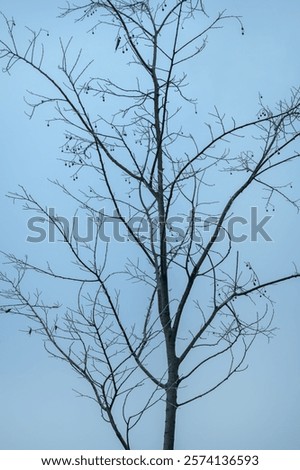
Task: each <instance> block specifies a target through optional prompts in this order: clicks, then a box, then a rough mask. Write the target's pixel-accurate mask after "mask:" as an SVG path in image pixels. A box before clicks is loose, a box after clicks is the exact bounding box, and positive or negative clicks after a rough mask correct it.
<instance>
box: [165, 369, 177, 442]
mask: <svg viewBox="0 0 300 470" xmlns="http://www.w3.org/2000/svg"><path fill="white" fill-rule="evenodd" d="M174 362H175V361H174ZM172 368H174V369H173V370H169V380H168V383H169V386H168V389H167V391H166V415H165V432H164V446H163V449H164V450H173V449H174V444H175V429H176V414H177V391H178V367H177V365H176V366H175V367H174V365H173V367H172Z"/></svg>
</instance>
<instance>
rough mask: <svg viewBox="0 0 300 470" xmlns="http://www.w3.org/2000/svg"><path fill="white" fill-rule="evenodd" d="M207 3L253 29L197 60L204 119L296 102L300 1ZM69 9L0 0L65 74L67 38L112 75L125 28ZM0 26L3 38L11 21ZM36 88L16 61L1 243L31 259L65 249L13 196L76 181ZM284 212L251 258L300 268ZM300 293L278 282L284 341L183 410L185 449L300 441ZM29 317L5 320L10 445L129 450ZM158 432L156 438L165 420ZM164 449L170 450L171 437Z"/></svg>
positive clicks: (299, 231) (6, 120)
mask: <svg viewBox="0 0 300 470" xmlns="http://www.w3.org/2000/svg"><path fill="white" fill-rule="evenodd" d="M206 3H207V7H208V13H209V14H211V15H212V16H213V15H214V14H215V13H216V12H217V11H219V10H221V9H224V8H226V9H227V10H228V13H232V14H237V15H241V16H242V17H243V23H244V27H245V36H243V37H242V36H241V33H240V29H239V27H238V25H237V24H235V23H230V24H227V26H226V27H225V28H224V29H223V30H222V31H217V32H215V33H214V34H213V35H212V36H211V38H210V39H209V42H208V46H207V48H206V50H205V51H204V52H203V55H202V56H201V63H200V64H199V65H197V63H195V62H194V63H193V66H192V67H191V70H190V72H191V75H192V77H193V78H194V83H193V85H192V86H191V88H192V91H193V93H194V94H195V93H196V94H199V96H200V100H199V101H200V105H199V113H198V119H199V120H200V119H202V120H205V119H206V118H207V113H208V112H210V111H211V110H212V108H213V105H215V104H216V105H218V106H219V107H220V109H221V110H224V111H225V112H227V113H228V114H229V115H234V116H235V117H237V118H239V119H240V120H241V121H244V120H245V119H250V118H253V117H254V116H255V114H256V112H257V110H258V93H259V92H260V93H262V95H263V96H264V100H265V102H266V103H268V104H270V105H272V104H273V103H275V102H276V101H278V100H279V99H281V98H282V99H284V98H287V97H288V96H289V93H290V89H291V87H293V86H299V84H300V61H299V59H298V51H299V46H300V28H299V21H300V3H299V1H298V0H286V1H285V2H284V3H283V2H281V1H279V0H272V1H271V0H264V1H263V2H261V0H253V1H251V2H245V1H244V2H241V1H238V0H228V1H227V0H224V1H214V2H209V1H207V2H206ZM209 3H212V4H213V5H211V6H209ZM62 5H63V3H62V2H59V1H58V0H55V1H52V2H49V1H46V0H27V1H26V2H24V1H21V0H0V10H1V11H3V13H5V14H6V15H7V16H14V19H15V21H16V24H17V28H18V29H17V31H18V33H17V34H18V35H19V38H20V39H21V41H27V38H28V34H27V31H26V30H25V28H24V26H25V25H27V26H29V27H30V28H32V29H39V28H40V27H42V28H45V29H47V30H49V31H50V36H49V37H47V36H46V35H45V41H44V42H45V48H46V54H47V55H48V57H49V60H50V61H51V63H53V70H57V64H58V62H59V43H58V38H59V36H61V37H63V38H65V39H67V38H68V37H69V36H74V49H76V46H78V47H83V48H84V47H86V48H87V57H88V58H90V57H92V58H93V57H95V58H99V66H100V68H101V70H103V71H104V72H103V74H104V75H105V76H109V74H110V73H112V74H113V75H114V74H117V73H118V69H117V68H116V56H115V55H114V52H113V51H114V45H115V42H114V35H112V36H109V35H107V41H106V43H99V42H98V40H97V34H95V35H91V34H88V35H87V34H86V31H87V30H88V29H89V25H88V24H79V23H77V24H76V26H74V25H73V22H72V21H71V19H66V20H59V19H57V15H58V9H57V8H58V6H62ZM0 31H1V32H0V36H1V37H3V36H4V35H5V33H4V32H3V29H2V26H0ZM119 57H120V56H119ZM0 65H1V64H0ZM55 73H56V72H55ZM26 89H32V90H34V91H40V90H43V85H42V83H41V82H40V81H39V80H38V77H37V76H36V75H34V74H32V73H31V72H30V71H28V70H26V69H24V68H23V67H21V66H18V67H16V69H15V70H14V71H13V74H12V76H11V77H8V76H7V75H3V74H1V75H0V135H1V152H0V166H1V167H0V204H1V220H2V223H1V231H0V247H1V250H3V251H8V252H15V253H16V254H17V255H19V256H23V255H24V254H29V255H31V256H32V257H33V258H35V259H38V258H39V257H40V256H43V255H44V258H46V259H47V258H48V257H50V254H51V253H50V254H49V253H48V251H47V254H46V253H45V250H46V248H47V250H52V254H54V256H57V255H55V250H56V247H50V248H49V247H48V245H43V246H36V244H29V243H28V242H27V243H26V241H25V240H26V236H27V235H28V232H27V228H26V221H27V218H28V214H27V213H26V212H22V210H21V207H20V205H19V204H13V203H12V201H11V200H9V199H7V198H6V197H5V195H6V194H7V193H8V192H9V191H14V190H16V189H17V185H18V184H22V185H24V186H25V187H26V188H28V189H29V190H30V192H32V193H33V194H35V195H37V196H38V197H39V198H40V200H41V201H43V202H44V203H45V204H47V205H48V206H51V205H53V207H54V206H55V204H57V203H58V199H57V198H58V196H57V194H56V193H55V191H53V189H52V188H51V185H50V184H49V183H48V182H47V178H50V179H51V178H52V179H54V178H57V177H59V178H60V179H61V180H62V181H64V178H66V179H67V178H69V174H68V173H65V172H63V170H62V164H61V162H58V161H57V158H59V157H60V150H59V146H60V145H61V143H62V141H63V130H64V129H63V128H59V126H52V125H51V126H50V128H47V126H46V119H48V118H51V117H52V116H51V112H50V110H49V114H47V112H46V111H42V112H41V113H39V115H37V116H36V118H35V119H33V120H31V121H29V120H28V118H27V117H26V115H25V114H24V110H26V105H25V103H24V100H23V96H24V94H25V93H26ZM44 89H45V88H44ZM193 119H195V117H194V116H193ZM298 146H299V143H298ZM289 170H290V169H289V168H286V170H285V171H286V172H287V174H286V178H288V180H293V181H294V192H295V194H298V195H300V187H299V165H298V173H295V174H289ZM220 188H222V186H221V179H220ZM255 196H256V195H255V194H252V195H251V194H249V196H248V199H247V198H246V203H248V204H253V203H255V204H257V203H258V201H256V200H255ZM276 209H278V210H276V214H275V215H274V217H273V220H272V222H271V223H270V231H271V235H272V238H273V240H274V241H273V242H271V243H267V242H265V241H263V240H262V241H261V242H260V243H259V244H258V243H256V244H254V245H253V244H252V245H251V246H249V245H247V246H246V247H245V249H246V250H248V251H249V256H250V255H251V256H255V258H256V259H257V266H259V267H261V268H262V269H264V270H265V272H266V273H268V272H270V273H271V274H272V275H276V274H280V273H282V274H288V273H290V272H291V271H293V266H292V261H295V262H296V263H298V266H300V254H299V239H300V238H299V236H300V219H299V217H300V216H298V215H297V214H296V211H295V210H294V209H292V208H291V207H289V206H287V205H280V206H279V207H277V208H276ZM33 245H34V246H33ZM59 249H60V248H58V251H59ZM241 249H242V248H241ZM298 292H299V281H298V283H297V281H292V282H291V283H290V284H289V285H285V286H283V287H280V288H277V287H276V288H274V289H273V291H272V294H273V298H274V300H275V301H276V317H275V320H274V326H276V327H278V330H277V335H276V337H275V338H274V339H273V340H272V341H271V342H270V343H269V344H268V343H267V341H266V340H264V339H263V338H261V339H258V340H257V342H256V344H255V345H254V348H253V349H252V350H251V351H250V353H249V356H248V359H247V361H246V363H247V364H249V368H248V369H247V370H246V371H245V372H244V373H243V374H237V375H235V376H234V377H233V378H231V380H230V381H228V382H227V383H225V384H224V385H223V386H222V387H221V388H219V389H218V390H217V391H216V392H214V393H212V394H210V395H209V396H207V397H206V398H204V399H202V400H201V401H199V402H197V404H194V405H191V406H190V407H189V408H186V409H185V410H183V411H181V412H180V413H179V421H178V426H179V429H180V437H179V438H178V440H177V448H178V449H200V448H202V449H299V448H300V406H299V397H300V340H299V331H300V315H299V294H298ZM27 324H28V322H25V325H24V324H20V320H19V319H18V318H8V317H6V316H3V315H1V317H0V381H1V382H0V448H1V449H116V448H118V443H117V442H116V440H115V438H114V436H113V434H112V432H111V431H110V429H109V427H108V426H107V425H106V424H104V423H103V422H102V420H101V418H100V415H99V411H98V409H97V408H96V405H94V404H93V403H92V402H91V401H89V400H85V399H82V398H78V397H77V396H76V393H75V392H74V391H73V390H72V389H80V390H84V385H83V384H82V381H81V380H80V379H78V378H77V377H76V376H75V375H74V373H73V372H72V371H71V370H69V369H68V367H67V365H65V364H63V363H62V362H59V361H55V360H54V359H49V357H48V355H47V353H46V352H45V351H44V349H43V346H42V344H41V341H40V338H39V337H34V336H33V335H32V336H31V337H29V336H28V335H26V334H24V333H22V332H21V331H20V330H21V329H26V326H27ZM191 422H192V423H193V425H192V426H190V423H191ZM195 422H198V425H195ZM152 425H153V424H152ZM151 431H152V433H153V435H154V436H155V434H156V431H155V427H153V429H151ZM144 437H145V436H143V434H142V433H141V435H140V437H139V440H138V442H137V447H139V448H147V442H145V439H144ZM154 440H155V439H154ZM154 446H156V447H157V448H159V447H160V435H159V433H157V441H156V443H154ZM152 447H153V441H152Z"/></svg>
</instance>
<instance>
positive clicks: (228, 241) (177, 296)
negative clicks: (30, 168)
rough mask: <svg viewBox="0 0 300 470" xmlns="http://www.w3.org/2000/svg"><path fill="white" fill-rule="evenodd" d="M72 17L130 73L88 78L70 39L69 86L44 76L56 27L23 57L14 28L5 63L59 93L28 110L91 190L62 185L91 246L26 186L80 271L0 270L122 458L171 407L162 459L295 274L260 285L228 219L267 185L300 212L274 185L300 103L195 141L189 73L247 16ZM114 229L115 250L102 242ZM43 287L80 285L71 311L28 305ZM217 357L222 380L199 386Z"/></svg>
mask: <svg viewBox="0 0 300 470" xmlns="http://www.w3.org/2000/svg"><path fill="white" fill-rule="evenodd" d="M67 15H75V17H76V19H77V21H84V20H86V18H87V17H89V16H92V15H94V19H95V21H94V24H93V27H92V32H93V33H96V34H97V33H98V31H99V28H102V29H103V28H106V29H108V28H112V29H113V32H114V34H115V45H114V48H113V49H114V50H115V54H119V55H120V57H123V56H122V55H121V54H122V53H124V54H127V56H130V60H131V62H130V63H129V65H130V67H129V69H128V76H126V77H123V78H122V77H121V78H120V79H119V80H117V79H112V78H104V77H103V76H100V77H98V76H97V75H93V76H90V70H91V69H92V68H93V67H94V65H93V64H91V63H88V64H83V62H82V53H81V51H80V52H79V53H78V55H77V56H76V57H75V58H73V59H71V57H72V53H71V52H70V50H71V43H70V42H69V43H67V44H64V43H63V42H62V41H61V62H60V66H59V72H60V75H58V76H56V75H55V74H51V72H48V71H47V68H46V67H44V62H45V54H44V47H43V43H42V40H43V35H44V34H45V31H43V30H40V31H38V32H34V31H32V32H31V38H30V41H29V44H27V45H26V46H24V45H23V44H22V45H19V44H18V43H17V40H16V35H15V23H14V20H9V19H7V18H6V17H4V16H3V21H4V22H5V24H6V29H7V32H8V34H7V39H5V38H3V39H1V41H0V43H1V52H0V55H1V60H2V62H5V68H4V71H5V72H7V73H10V72H12V70H13V68H14V66H15V65H16V64H17V63H19V64H20V63H21V64H23V65H24V66H26V67H29V68H31V69H33V70H34V71H35V72H37V73H38V74H39V75H40V76H41V78H42V79H43V80H45V81H46V82H48V84H49V85H50V86H51V87H52V91H51V92H49V94H45V95H41V94H37V93H36V92H33V91H32V92H30V95H29V98H27V102H28V105H29V109H30V113H29V114H30V117H32V116H33V115H34V114H35V112H36V111H37V109H38V108H40V107H44V106H47V105H52V108H53V112H54V113H55V114H54V115H53V117H52V118H51V119H49V121H48V124H50V123H51V122H61V123H62V124H63V126H64V127H65V129H66V130H65V135H64V143H63V144H62V146H61V152H62V162H63V164H64V165H66V166H67V167H69V168H71V169H72V170H71V171H72V172H73V173H72V174H73V179H74V180H75V179H77V178H78V177H80V178H82V184H81V189H80V191H78V192H76V191H74V190H72V189H71V188H69V186H68V185H67V184H63V183H61V182H59V181H54V182H53V183H54V184H55V185H56V186H57V187H59V188H60V189H61V191H62V193H63V195H64V196H65V197H66V198H70V199H71V200H72V201H73V203H74V202H75V204H76V205H77V207H78V213H79V214H80V217H81V218H82V217H83V214H86V215H87V216H88V220H89V223H90V224H91V225H90V227H92V229H93V237H92V239H88V240H87V239H85V240H82V239H80V238H79V237H78V233H77V234H76V230H75V228H76V227H75V225H74V223H73V226H72V227H70V226H68V224H66V223H65V220H64V219H62V218H61V217H58V215H57V214H56V213H51V212H50V211H49V210H48V208H47V207H44V206H43V205H42V204H41V203H40V202H39V201H38V200H37V199H36V198H35V197H33V196H32V195H31V193H30V192H28V190H26V189H25V188H24V187H21V188H20V190H19V191H18V192H15V193H11V194H10V197H12V198H13V199H14V200H20V201H21V202H22V203H23V204H24V207H25V209H27V210H34V211H36V212H37V213H38V214H39V216H42V217H43V218H44V219H45V220H48V221H49V222H50V223H51V224H52V225H53V227H55V228H56V233H57V234H59V235H60V237H62V239H63V241H64V245H65V248H66V249H67V250H68V251H69V255H70V256H71V258H72V259H73V262H74V263H73V264H72V265H71V266H72V269H71V270H69V269H68V268H67V267H66V272H59V271H56V270H55V269H54V268H53V266H51V264H50V263H49V262H47V265H46V266H44V267H43V265H42V264H41V265H35V264H32V263H31V262H30V261H29V260H28V259H27V258H26V259H19V258H17V257H16V256H15V255H12V254H8V255H7V254H6V255H5V256H6V262H8V263H10V264H12V265H13V266H14V267H15V269H16V275H15V276H12V275H11V273H10V272H8V273H5V272H2V274H1V284H2V289H1V296H2V299H3V303H2V312H6V313H9V314H10V315H11V314H15V315H20V316H22V317H26V318H27V319H29V320H30V322H31V323H30V325H31V326H30V330H29V331H28V333H29V334H32V333H37V334H40V335H41V336H42V337H43V339H44V344H45V348H46V350H47V351H48V352H49V353H50V354H51V355H53V356H54V357H57V358H60V359H62V360H63V361H65V362H66V363H67V364H69V365H70V366H71V367H72V368H73V369H74V370H75V371H76V373H77V374H79V375H80V376H81V377H83V378H84V379H85V380H86V382H87V383H88V384H89V386H90V389H91V397H92V398H93V399H94V400H95V401H96V403H97V405H99V407H100V409H101V413H102V417H103V419H104V420H105V421H106V422H108V423H109V425H110V426H111V427H112V428H113V430H114V432H115V434H116V436H117V438H118V439H119V441H120V442H121V444H122V446H123V447H124V449H130V448H132V446H133V447H134V444H132V435H133V430H134V429H138V427H139V426H140V425H142V422H143V421H142V420H143V417H144V416H145V414H146V413H147V412H148V411H149V410H151V409H152V408H153V407H155V406H159V404H161V403H164V404H165V415H164V416H165V418H164V423H165V424H164V443H163V448H164V449H173V448H174V445H175V444H174V440H175V429H176V413H177V411H178V409H179V408H183V407H184V406H185V405H187V404H189V403H191V402H194V401H196V400H199V399H200V398H202V397H203V396H205V395H207V394H208V393H210V392H212V391H214V390H215V389H216V388H218V387H220V386H221V385H222V384H223V383H224V382H225V381H227V380H228V379H229V378H230V377H231V376H232V375H233V374H235V373H236V372H238V371H241V370H243V368H244V367H245V365H244V360H245V357H246V354H247V352H248V350H249V348H250V347H251V345H252V344H253V342H254V340H255V338H256V337H257V336H258V335H265V336H266V337H270V336H271V335H272V331H273V330H272V325H271V323H272V318H273V313H274V305H273V302H272V299H271V297H270V292H269V291H270V289H271V286H274V285H278V284H281V283H283V282H286V281H288V280H290V279H292V278H296V277H299V275H300V274H299V273H298V271H297V269H296V268H295V270H294V271H292V272H291V271H290V272H288V273H287V274H283V275H282V277H279V278H272V277H270V276H269V275H268V276H267V277H262V276H261V275H260V274H259V273H258V272H257V271H256V269H255V266H254V264H253V262H252V260H247V259H245V258H244V255H243V253H242V252H241V249H239V250H237V249H236V245H235V243H234V242H235V241H236V240H235V237H234V234H233V233H232V231H231V230H230V229H229V228H228V223H227V222H228V220H229V219H230V217H231V216H232V214H233V213H234V210H235V207H236V203H237V202H238V200H240V199H241V198H242V197H243V195H244V193H245V192H246V191H248V190H252V191H257V189H256V188H259V187H262V188H263V189H264V192H265V195H266V209H267V210H271V211H272V210H273V208H274V201H276V200H277V199H278V198H282V199H284V200H285V201H286V202H287V203H289V204H292V205H293V206H294V207H295V208H296V210H297V211H298V209H299V205H298V202H297V201H296V200H293V199H292V198H291V197H290V195H289V194H290V193H289V186H288V185H286V184H285V183H284V182H283V183H278V185H275V184H274V182H272V175H273V174H274V171H276V170H278V168H280V167H281V166H283V165H287V164H289V163H293V162H294V161H296V160H297V159H298V157H299V153H298V152H297V151H296V150H295V143H296V141H297V139H298V137H299V136H300V126H299V118H300V94H299V93H300V91H299V90H298V89H295V90H292V92H291V96H290V98H289V100H287V101H280V102H279V103H278V105H277V107H276V108H275V109H271V108H269V107H268V106H267V105H266V104H264V102H263V99H262V97H261V98H260V109H259V112H258V115H257V116H256V117H255V118H253V120H251V121H249V122H237V121H236V120H235V119H233V118H231V119H227V117H226V116H225V115H223V114H222V113H221V112H220V111H219V110H218V109H217V108H215V111H214V113H212V114H211V116H210V121H209V122H207V134H206V135H203V134H202V135H201V136H199V135H192V134H191V132H190V130H189V127H190V124H189V123H188V122H185V119H186V118H185V110H186V108H187V107H188V106H190V107H191V108H192V109H193V110H194V112H195V113H197V101H196V100H194V99H193V98H191V97H189V96H188V94H186V93H187V92H186V86H187V84H188V82H187V72H186V71H187V70H188V66H189V64H190V63H191V62H193V61H194V60H197V57H198V56H199V55H200V54H201V52H202V51H203V49H204V48H205V46H206V43H207V36H208V35H209V34H210V33H211V32H212V31H213V30H214V29H218V28H220V27H222V26H223V24H224V23H226V22H235V24H237V25H238V27H239V28H240V31H241V34H242V35H243V34H244V28H243V24H242V21H241V19H240V17H238V16H232V15H228V14H227V13H226V11H223V12H221V13H219V14H217V15H216V16H215V17H214V18H213V19H211V18H210V17H209V16H208V14H207V12H206V10H205V8H204V5H203V4H202V1H201V0H168V2H167V3H166V2H159V1H152V2H150V1H148V0H144V1H134V2H128V1H123V0H120V1H116V0H103V1H95V0H87V1H86V3H84V2H78V5H77V6H75V5H71V4H69V5H68V6H67V8H66V9H64V10H62V13H61V16H62V17H65V16H67ZM106 29H105V31H106ZM2 35H3V33H2ZM95 59H96V58H95ZM120 60H121V59H120ZM100 70H101V67H100ZM107 101H109V106H106V105H105V103H106V102H107ZM95 102H96V103H97V106H95ZM101 104H103V107H102V108H101ZM242 137H244V138H242ZM245 142H246V143H245ZM249 148H250V149H252V150H249ZM219 172H221V173H220V174H219ZM217 173H218V174H219V176H218V178H220V181H226V182H228V185H229V186H228V188H227V191H229V193H228V194H229V195H228V196H227V195H226V194H227V191H226V192H225V191H224V199H223V200H222V201H220V202H214V196H213V191H214V189H213V188H211V185H210V184H209V181H210V178H211V177H212V176H213V177H214V178H216V177H217V176H216V174H217ZM87 175H88V176H87ZM230 175H232V176H233V177H232V178H231V179H230ZM86 181H88V182H89V183H88V184H86V183H85V182H86ZM74 220H75V219H74ZM108 221H109V222H110V223H111V224H112V225H113V226H114V230H115V233H114V238H113V239H111V238H110V237H108V236H107V233H105V229H106V227H107V222H108ZM116 232H117V233H116ZM120 247H121V249H122V250H121V251H118V249H119V248H120ZM124 251H125V256H123V255H124ZM116 252H117V256H119V255H120V257H119V258H118V261H117V263H116ZM123 258H124V259H123ZM34 275H37V278H38V279H39V278H40V277H43V276H44V277H46V278H47V279H49V286H51V280H52V281H54V282H58V283H59V285H61V284H63V283H64V284H66V289H72V292H74V293H75V289H77V290H76V294H74V302H73V303H72V304H71V305H69V306H67V305H64V304H63V303H62V302H61V301H60V300H56V299H55V300H53V298H52V299H51V297H52V295H50V293H49V292H50V288H49V289H48V293H47V300H45V297H43V295H42V292H41V291H36V292H29V293H28V289H26V278H27V276H34ZM264 276H265V275H264ZM130 281H132V283H137V284H138V290H137V291H136V294H135V295H136V296H137V297H140V298H142V306H141V305H140V302H138V301H137V305H138V306H137V308H136V310H134V311H132V309H133V308H134V302H132V301H131V302H130V308H129V306H128V303H129V300H128V297H126V296H127V295H129V294H128V291H130V289H131V285H132V284H131V283H130ZM48 297H50V300H49V299H48ZM132 306H133V307H132ZM216 361H219V363H220V367H219V376H218V377H214V380H215V381H214V382H212V381H211V380H212V378H211V379H210V381H208V383H207V384H203V383H202V381H196V380H195V377H196V378H197V377H198V374H201V373H202V370H203V369H204V368H206V367H207V366H208V365H210V364H211V363H215V362H216Z"/></svg>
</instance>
